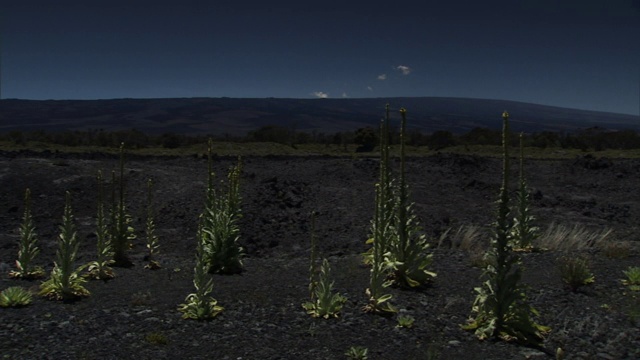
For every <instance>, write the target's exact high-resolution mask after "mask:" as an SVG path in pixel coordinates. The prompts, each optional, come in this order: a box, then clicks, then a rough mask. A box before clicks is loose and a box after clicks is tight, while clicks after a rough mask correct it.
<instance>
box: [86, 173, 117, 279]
mask: <svg viewBox="0 0 640 360" xmlns="http://www.w3.org/2000/svg"><path fill="white" fill-rule="evenodd" d="M96 238H97V243H96V248H97V259H96V260H95V261H93V262H91V263H89V267H88V268H87V270H88V271H89V274H88V277H90V278H93V279H97V280H109V279H112V278H114V277H115V273H114V272H113V269H112V268H111V266H110V265H111V264H113V263H114V260H113V245H112V243H111V234H110V233H109V228H108V226H107V216H106V214H105V211H104V181H103V179H102V171H98V211H97V214H96Z"/></svg>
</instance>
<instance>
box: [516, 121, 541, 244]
mask: <svg viewBox="0 0 640 360" xmlns="http://www.w3.org/2000/svg"><path fill="white" fill-rule="evenodd" d="M519 175H520V176H519V178H520V179H519V180H520V181H519V187H518V192H517V193H516V206H517V212H516V216H515V218H514V224H513V229H512V237H513V247H514V249H517V250H522V251H531V250H534V247H533V241H534V240H535V239H537V238H538V228H537V227H536V226H534V225H533V222H534V221H535V217H534V216H533V215H532V214H531V200H530V198H529V188H528V186H527V179H526V177H525V175H524V140H523V135H522V133H520V171H519Z"/></svg>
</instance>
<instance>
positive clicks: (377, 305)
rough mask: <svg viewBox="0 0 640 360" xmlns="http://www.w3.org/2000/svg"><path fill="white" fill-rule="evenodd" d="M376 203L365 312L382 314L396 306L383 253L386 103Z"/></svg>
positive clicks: (387, 203) (388, 196) (387, 225)
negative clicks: (390, 290) (387, 289)
mask: <svg viewBox="0 0 640 360" xmlns="http://www.w3.org/2000/svg"><path fill="white" fill-rule="evenodd" d="M375 189H376V203H375V211H374V216H373V221H372V226H371V230H372V238H371V241H370V242H371V243H372V245H373V246H372V249H371V255H370V263H371V274H370V277H369V288H367V290H366V294H367V296H368V297H369V303H368V304H367V305H365V307H364V309H363V310H364V311H365V312H370V313H376V314H382V315H391V314H393V313H395V312H397V309H396V308H395V307H394V306H393V305H392V304H391V303H390V302H389V300H390V299H391V298H392V295H391V294H388V293H386V290H385V289H386V288H387V287H388V286H389V285H390V284H391V282H390V281H388V280H387V270H388V269H387V263H386V261H385V255H386V253H387V251H388V246H389V244H388V239H389V238H390V236H391V232H392V225H393V216H394V212H393V209H394V203H393V189H392V180H391V174H390V170H389V105H388V104H387V106H386V115H385V118H384V120H383V121H382V122H381V124H380V180H379V182H378V183H377V184H376V185H375Z"/></svg>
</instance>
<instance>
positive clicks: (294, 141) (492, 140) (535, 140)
mask: <svg viewBox="0 0 640 360" xmlns="http://www.w3.org/2000/svg"><path fill="white" fill-rule="evenodd" d="M389 135H390V136H389V138H390V142H391V144H392V145H393V144H397V143H399V132H398V129H391V130H390V133H389ZM378 136H379V134H378V129H374V128H373V127H364V128H360V129H357V130H355V131H343V132H336V133H332V134H327V133H324V132H319V131H315V130H314V131H310V132H306V131H295V130H294V129H291V128H287V127H282V126H278V125H269V126H263V127H261V128H259V129H256V130H253V131H250V132H249V133H247V134H246V135H245V136H232V135H229V134H225V135H217V136H212V135H185V134H175V133H164V134H147V133H144V132H142V131H140V130H137V129H129V130H120V131H104V130H100V129H97V130H86V131H64V132H45V131H41V130H38V131H10V132H6V133H2V134H0V140H2V141H10V142H12V143H14V144H17V145H24V144H27V143H28V142H41V143H49V144H57V145H64V146H100V147H113V148H117V147H118V146H119V145H120V143H122V142H124V143H125V144H127V147H129V148H149V147H163V148H168V149H175V148H180V147H188V146H192V145H196V144H202V143H205V142H206V141H207V139H208V138H213V139H214V140H216V141H232V142H273V143H279V144H284V145H288V146H292V147H295V146H296V145H300V144H322V145H326V146H343V147H344V148H345V149H346V146H347V145H349V144H357V145H358V148H357V151H360V152H369V151H373V150H374V149H375V147H376V146H377V144H378ZM501 139H502V138H501V132H500V130H497V129H489V128H474V129H471V130H470V131H469V132H467V133H464V134H454V133H452V132H450V131H444V130H440V131H435V132H433V133H428V134H426V133H422V132H420V131H418V130H417V129H413V130H409V131H408V132H407V142H406V143H407V145H409V146H426V147H428V148H429V149H432V150H440V149H444V148H447V147H451V146H456V145H495V146H499V145H500V144H501ZM512 139H518V137H517V136H513V137H512ZM515 141H517V140H514V144H513V145H514V146H516V145H517V144H515ZM524 142H525V146H532V147H538V148H548V147H549V148H550V147H553V148H565V149H581V150H583V151H588V150H593V151H600V150H605V149H640V134H638V133H637V132H636V131H634V130H619V131H612V130H606V129H603V128H599V127H592V128H588V129H585V130H582V131H578V132H573V133H563V132H552V131H542V132H538V133H531V134H525V135H524Z"/></svg>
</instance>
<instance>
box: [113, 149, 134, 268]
mask: <svg viewBox="0 0 640 360" xmlns="http://www.w3.org/2000/svg"><path fill="white" fill-rule="evenodd" d="M118 165H119V181H116V173H115V171H113V172H112V173H111V179H112V183H111V186H112V187H111V224H110V233H111V241H112V242H113V260H114V263H113V265H114V266H119V267H130V266H133V263H132V262H131V260H130V259H129V256H128V255H127V252H128V251H129V249H131V246H132V244H131V242H132V241H133V240H134V239H135V238H136V235H135V233H134V229H133V227H131V222H132V218H131V215H129V214H128V213H127V209H126V205H125V191H124V189H125V183H124V143H122V144H120V162H119V164H118ZM116 183H117V184H118V188H119V191H118V192H117V194H116Z"/></svg>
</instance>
